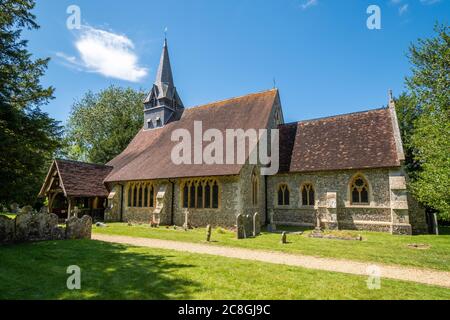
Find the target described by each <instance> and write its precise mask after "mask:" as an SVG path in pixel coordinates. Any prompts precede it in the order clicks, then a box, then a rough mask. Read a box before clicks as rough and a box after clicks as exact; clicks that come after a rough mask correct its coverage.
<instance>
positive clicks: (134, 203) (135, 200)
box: [131, 185, 137, 207]
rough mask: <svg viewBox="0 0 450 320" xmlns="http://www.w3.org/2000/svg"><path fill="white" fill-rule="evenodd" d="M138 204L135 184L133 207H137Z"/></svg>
mask: <svg viewBox="0 0 450 320" xmlns="http://www.w3.org/2000/svg"><path fill="white" fill-rule="evenodd" d="M136 204H137V187H136V186H135V185H133V203H132V204H131V206H132V207H136Z"/></svg>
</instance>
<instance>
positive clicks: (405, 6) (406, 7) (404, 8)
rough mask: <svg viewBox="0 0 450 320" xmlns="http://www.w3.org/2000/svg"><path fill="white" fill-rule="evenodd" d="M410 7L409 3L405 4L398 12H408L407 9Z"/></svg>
mask: <svg viewBox="0 0 450 320" xmlns="http://www.w3.org/2000/svg"><path fill="white" fill-rule="evenodd" d="M408 8H409V5H408V4H404V5H402V6H401V7H400V8H399V9H398V13H399V14H400V15H403V14H404V13H406V11H408Z"/></svg>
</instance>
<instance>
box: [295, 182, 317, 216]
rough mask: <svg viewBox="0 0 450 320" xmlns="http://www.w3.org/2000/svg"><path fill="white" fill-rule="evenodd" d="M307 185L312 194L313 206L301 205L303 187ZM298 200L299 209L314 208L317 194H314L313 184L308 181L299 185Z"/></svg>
mask: <svg viewBox="0 0 450 320" xmlns="http://www.w3.org/2000/svg"><path fill="white" fill-rule="evenodd" d="M307 185H310V186H311V188H312V189H313V192H314V200H313V202H314V204H313V205H303V187H305V186H307ZM299 199H300V202H299V207H300V209H315V208H316V203H317V193H316V187H315V186H314V183H312V182H310V181H305V182H302V184H301V185H300V196H299Z"/></svg>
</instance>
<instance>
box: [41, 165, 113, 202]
mask: <svg viewBox="0 0 450 320" xmlns="http://www.w3.org/2000/svg"><path fill="white" fill-rule="evenodd" d="M111 170H112V167H110V166H105V165H98V164H91V163H84V162H77V161H70V160H54V161H53V163H52V165H51V167H50V170H49V172H48V174H47V177H46V178H45V181H44V184H43V185H42V188H41V191H40V192H39V196H40V197H43V196H45V195H46V194H47V192H49V191H50V188H51V186H52V183H53V181H54V179H55V178H57V177H58V178H59V182H60V188H61V189H62V191H63V193H64V195H65V196H66V197H107V196H108V194H109V191H108V189H107V188H106V186H105V185H104V184H103V180H105V178H106V176H107V175H108V174H109V173H110V172H111Z"/></svg>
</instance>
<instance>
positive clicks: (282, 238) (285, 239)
mask: <svg viewBox="0 0 450 320" xmlns="http://www.w3.org/2000/svg"><path fill="white" fill-rule="evenodd" d="M281 243H282V244H286V243H287V233H286V231H285V232H283V233H282V234H281Z"/></svg>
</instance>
